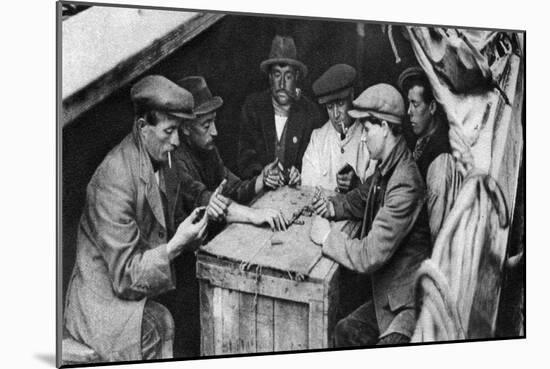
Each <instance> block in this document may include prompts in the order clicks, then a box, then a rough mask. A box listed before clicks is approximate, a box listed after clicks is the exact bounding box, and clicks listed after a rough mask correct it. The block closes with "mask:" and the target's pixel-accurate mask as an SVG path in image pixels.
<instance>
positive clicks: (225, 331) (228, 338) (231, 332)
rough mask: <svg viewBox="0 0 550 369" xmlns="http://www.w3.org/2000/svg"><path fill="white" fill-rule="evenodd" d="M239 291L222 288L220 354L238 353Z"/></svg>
mask: <svg viewBox="0 0 550 369" xmlns="http://www.w3.org/2000/svg"><path fill="white" fill-rule="evenodd" d="M239 295H240V293H239V292H236V291H232V290H222V334H221V335H222V342H223V343H222V352H221V353H222V354H237V353H239V352H240V351H239V349H240V344H239V305H240V299H239Z"/></svg>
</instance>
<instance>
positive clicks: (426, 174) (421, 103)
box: [398, 67, 462, 242]
mask: <svg viewBox="0 0 550 369" xmlns="http://www.w3.org/2000/svg"><path fill="white" fill-rule="evenodd" d="M398 85H399V88H400V89H401V92H402V93H403V94H404V95H405V96H406V97H407V99H408V102H409V107H408V109H407V112H408V116H409V121H410V125H411V128H412V131H413V133H414V135H415V136H416V140H415V142H414V145H413V146H411V149H412V150H413V158H414V160H415V161H416V163H417V165H418V169H419V170H420V174H421V175H422V177H423V178H424V180H425V182H426V188H427V200H426V205H427V209H428V215H429V220H430V232H431V237H432V241H433V242H435V239H436V237H437V235H438V233H439V230H440V229H441V227H442V226H443V221H444V220H445V218H446V217H447V215H448V214H449V212H450V211H451V208H452V206H453V205H454V201H455V199H456V196H457V195H458V190H459V189H460V185H461V183H462V176H461V175H460V173H459V172H458V170H457V167H456V164H455V160H454V158H453V156H452V154H451V145H450V143H449V126H448V123H447V121H446V120H445V118H444V115H443V111H442V108H441V106H440V105H439V104H438V103H437V101H436V100H435V98H434V95H433V91H432V86H431V85H430V82H429V81H428V78H427V76H426V74H425V73H424V71H423V70H422V69H421V68H420V67H410V68H407V69H405V70H404V71H403V72H402V73H401V75H400V76H399V78H398Z"/></svg>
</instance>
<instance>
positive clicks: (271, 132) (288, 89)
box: [237, 35, 321, 185]
mask: <svg viewBox="0 0 550 369" xmlns="http://www.w3.org/2000/svg"><path fill="white" fill-rule="evenodd" d="M260 68H261V70H262V71H263V72H264V73H266V74H268V77H269V84H270V89H269V90H265V91H263V92H259V93H254V94H252V95H250V96H248V97H247V98H246V101H245V103H244V106H243V109H242V117H241V126H240V135H239V157H238V159H237V165H238V169H239V172H240V174H241V177H242V178H252V177H253V176H255V175H258V174H259V173H260V172H261V171H262V168H264V167H265V166H266V165H267V164H268V163H270V162H272V161H274V160H276V159H277V161H278V162H279V163H281V167H282V168H284V171H285V173H284V175H283V176H282V177H284V180H282V181H280V183H279V185H282V184H285V183H288V184H289V185H295V184H298V183H300V170H301V164H302V157H303V155H304V152H305V150H306V147H307V145H308V142H309V139H310V136H311V131H312V130H313V129H315V128H317V127H319V126H320V123H321V122H320V115H319V110H318V109H317V106H316V105H315V104H314V103H313V102H312V101H310V100H309V99H308V98H306V97H305V96H303V95H302V94H301V91H300V89H299V88H297V83H298V81H299V80H300V79H301V78H303V77H305V76H306V75H307V67H306V66H305V65H304V64H303V63H302V62H300V61H299V60H297V58H296V46H295V44H294V40H293V39H292V37H287V36H278V35H277V36H275V38H274V39H273V43H272V45H271V52H270V55H269V58H268V59H267V60H264V61H263V62H262V63H261V64H260Z"/></svg>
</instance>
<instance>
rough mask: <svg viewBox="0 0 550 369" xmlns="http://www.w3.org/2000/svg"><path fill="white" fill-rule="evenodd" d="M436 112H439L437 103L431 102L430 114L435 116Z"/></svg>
mask: <svg viewBox="0 0 550 369" xmlns="http://www.w3.org/2000/svg"><path fill="white" fill-rule="evenodd" d="M436 110H437V102H435V100H432V101H430V114H431V115H435V111H436Z"/></svg>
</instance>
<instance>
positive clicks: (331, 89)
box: [312, 64, 357, 104]
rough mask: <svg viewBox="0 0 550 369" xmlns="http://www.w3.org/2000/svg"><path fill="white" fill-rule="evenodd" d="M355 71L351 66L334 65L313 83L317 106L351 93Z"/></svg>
mask: <svg viewBox="0 0 550 369" xmlns="http://www.w3.org/2000/svg"><path fill="white" fill-rule="evenodd" d="M356 76H357V71H356V70H355V68H353V67H352V66H351V65H347V64H336V65H333V66H332V67H330V68H329V69H328V70H327V71H326V72H325V73H323V75H322V76H321V77H319V78H318V79H317V80H316V81H315V82H313V86H312V87H313V93H314V94H315V96H316V97H317V100H318V101H319V104H326V103H328V102H330V101H333V100H339V99H343V98H345V97H348V96H351V95H352V93H353V83H354V82H355V77H356Z"/></svg>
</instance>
